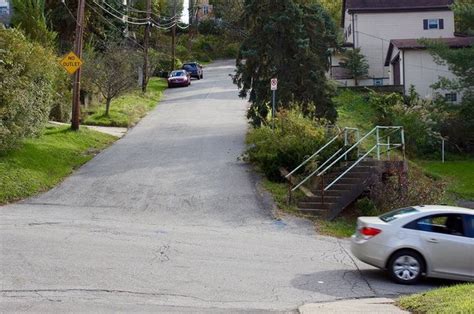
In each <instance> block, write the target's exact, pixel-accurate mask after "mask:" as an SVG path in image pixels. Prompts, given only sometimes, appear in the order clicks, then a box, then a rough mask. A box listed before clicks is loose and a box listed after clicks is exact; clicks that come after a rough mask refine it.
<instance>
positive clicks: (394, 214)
mask: <svg viewBox="0 0 474 314" xmlns="http://www.w3.org/2000/svg"><path fill="white" fill-rule="evenodd" d="M416 213H418V210H417V209H415V208H413V207H408V208H400V209H396V210H393V211H391V212H388V213H386V214H383V215H382V216H380V217H379V218H380V220H382V221H383V222H390V221H393V220H396V219H398V218H400V217H402V216H404V215H411V214H416Z"/></svg>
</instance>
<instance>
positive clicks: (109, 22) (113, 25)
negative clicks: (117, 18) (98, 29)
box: [86, 2, 143, 49]
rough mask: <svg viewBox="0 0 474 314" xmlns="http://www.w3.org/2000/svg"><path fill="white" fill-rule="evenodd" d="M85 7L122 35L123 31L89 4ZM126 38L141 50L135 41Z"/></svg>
mask: <svg viewBox="0 0 474 314" xmlns="http://www.w3.org/2000/svg"><path fill="white" fill-rule="evenodd" d="M86 4H87V6H88V7H89V8H90V9H91V10H92V11H94V12H95V13H96V14H97V15H98V16H100V17H101V18H102V19H103V20H104V21H105V22H107V23H108V24H109V25H111V26H112V27H114V28H115V29H117V30H118V31H119V32H120V33H121V34H123V30H121V29H120V28H118V27H117V26H116V25H115V24H114V23H112V22H111V21H109V20H108V19H107V18H106V17H105V16H103V15H102V14H100V13H99V12H98V11H97V10H96V9H95V8H94V7H93V6H92V5H91V4H89V3H87V2H86ZM125 38H127V39H128V40H131V41H133V42H134V43H135V44H137V45H138V46H139V47H141V48H142V49H143V46H142V45H141V44H140V43H139V42H138V41H136V40H135V39H133V38H131V37H125Z"/></svg>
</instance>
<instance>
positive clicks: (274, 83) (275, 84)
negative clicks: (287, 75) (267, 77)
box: [270, 78, 278, 90]
mask: <svg viewBox="0 0 474 314" xmlns="http://www.w3.org/2000/svg"><path fill="white" fill-rule="evenodd" d="M270 86H271V89H272V90H277V89H278V79H276V78H273V79H272V80H271V82H270Z"/></svg>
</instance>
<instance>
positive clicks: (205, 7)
mask: <svg viewBox="0 0 474 314" xmlns="http://www.w3.org/2000/svg"><path fill="white" fill-rule="evenodd" d="M202 11H203V12H204V15H208V14H209V6H207V5H205V6H203V7H202Z"/></svg>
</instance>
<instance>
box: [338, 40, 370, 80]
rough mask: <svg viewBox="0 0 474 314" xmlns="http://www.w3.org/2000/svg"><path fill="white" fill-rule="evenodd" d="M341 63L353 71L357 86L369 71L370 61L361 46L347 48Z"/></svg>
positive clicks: (343, 66)
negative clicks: (361, 50) (362, 51)
mask: <svg viewBox="0 0 474 314" xmlns="http://www.w3.org/2000/svg"><path fill="white" fill-rule="evenodd" d="M339 64H340V66H341V67H342V68H344V69H347V70H348V71H349V72H350V73H351V75H352V77H353V78H354V82H355V85H356V86H359V80H360V79H361V78H363V77H365V76H366V75H367V74H368V73H369V63H368V62H367V59H366V58H365V56H364V55H363V54H362V53H361V52H360V48H355V49H349V50H346V51H345V52H344V54H343V57H342V59H341V62H339Z"/></svg>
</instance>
